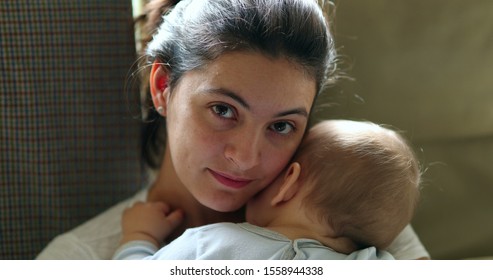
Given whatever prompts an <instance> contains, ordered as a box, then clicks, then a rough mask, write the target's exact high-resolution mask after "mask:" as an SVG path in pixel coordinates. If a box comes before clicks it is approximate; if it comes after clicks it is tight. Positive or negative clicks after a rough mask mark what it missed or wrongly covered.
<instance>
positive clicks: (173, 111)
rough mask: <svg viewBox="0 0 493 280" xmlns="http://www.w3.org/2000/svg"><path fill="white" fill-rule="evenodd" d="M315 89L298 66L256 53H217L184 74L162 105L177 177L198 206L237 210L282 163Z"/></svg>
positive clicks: (290, 152) (304, 119) (300, 128)
mask: <svg viewBox="0 0 493 280" xmlns="http://www.w3.org/2000/svg"><path fill="white" fill-rule="evenodd" d="M315 91H316V85H315V80H314V79H312V78H310V77H308V76H307V75H306V74H305V73H304V72H303V71H302V70H300V68H299V67H295V66H294V64H292V63H290V62H289V61H287V60H285V59H270V58H268V57H266V56H263V55H261V54H258V53H244V52H236V53H229V54H225V55H223V56H221V57H219V58H218V59H217V60H216V61H214V62H213V63H211V64H208V66H207V67H204V68H202V69H200V70H193V71H190V72H187V73H186V74H184V75H183V76H182V77H181V80H180V82H179V83H178V84H177V86H176V87H175V88H174V89H173V92H172V93H171V94H170V96H169V99H168V102H167V105H166V111H167V113H166V118H167V120H166V123H167V130H168V131H167V132H168V145H169V152H170V155H171V159H172V161H173V165H174V167H175V170H176V173H177V175H178V178H180V180H181V181H182V183H183V184H184V185H185V187H186V188H187V189H188V191H189V192H190V193H191V194H192V195H193V196H194V197H195V198H196V199H197V200H198V201H199V202H200V203H201V204H202V205H204V206H206V207H208V208H211V209H214V210H216V211H221V212H229V211H234V210H237V209H239V208H240V207H242V206H243V205H244V204H245V203H246V202H247V201H248V199H250V198H251V197H252V196H253V195H254V194H256V193H257V192H258V191H260V190H261V189H263V188H264V187H266V186H267V185H268V184H269V183H270V182H272V181H273V180H274V179H275V178H276V176H277V175H278V174H279V173H280V172H281V171H282V170H283V168H284V167H285V166H286V164H287V163H288V162H289V160H290V158H291V157H292V155H293V153H294V152H295V150H296V148H297V147H298V145H299V143H300V142H301V138H302V137H303V133H304V131H305V129H306V126H307V122H308V115H309V114H310V109H311V107H312V102H313V100H314V97H315Z"/></svg>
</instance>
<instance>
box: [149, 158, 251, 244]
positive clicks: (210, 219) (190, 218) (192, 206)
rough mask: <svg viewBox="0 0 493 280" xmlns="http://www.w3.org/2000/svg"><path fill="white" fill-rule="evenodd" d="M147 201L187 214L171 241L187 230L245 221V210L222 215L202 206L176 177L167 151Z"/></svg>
mask: <svg viewBox="0 0 493 280" xmlns="http://www.w3.org/2000/svg"><path fill="white" fill-rule="evenodd" d="M147 200H148V201H162V202H165V203H167V204H168V205H169V206H170V208H171V209H172V210H174V209H181V210H183V211H184V212H185V220H184V222H183V224H182V225H181V226H179V227H178V229H177V230H176V231H175V232H173V234H172V235H171V236H170V238H169V240H173V239H175V238H176V237H178V236H179V235H181V234H182V233H183V231H185V230H186V229H187V228H191V227H197V226H202V225H207V224H211V223H217V222H242V221H244V211H243V209H241V210H239V211H236V212H230V213H222V212H217V211H215V210H212V209H210V208H207V207H205V206H203V205H202V204H200V203H199V202H198V201H197V200H196V199H195V198H194V197H193V196H192V194H191V193H190V192H189V191H188V189H187V188H186V187H185V186H184V185H183V183H182V182H181V181H180V179H179V178H178V176H177V175H176V172H175V170H174V167H173V164H172V162H171V158H170V156H169V154H168V152H167V151H166V153H165V155H164V159H163V163H162V165H161V167H160V170H159V172H158V174H157V177H156V180H155V181H154V183H153V184H152V186H151V188H150V189H149V193H148V196H147ZM169 240H168V241H169Z"/></svg>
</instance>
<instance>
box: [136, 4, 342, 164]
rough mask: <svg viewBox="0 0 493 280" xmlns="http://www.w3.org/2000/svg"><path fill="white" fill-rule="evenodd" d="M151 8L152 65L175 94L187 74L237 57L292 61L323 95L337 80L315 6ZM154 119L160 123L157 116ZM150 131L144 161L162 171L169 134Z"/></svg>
mask: <svg viewBox="0 0 493 280" xmlns="http://www.w3.org/2000/svg"><path fill="white" fill-rule="evenodd" d="M147 7H148V10H147V30H148V32H150V33H154V34H153V37H152V40H151V41H150V42H149V44H148V45H147V48H146V58H147V61H146V63H147V64H152V63H154V62H156V61H158V62H160V63H162V64H163V66H164V67H166V70H167V71H168V74H169V79H168V86H169V87H170V89H171V91H172V90H173V88H174V87H175V86H176V84H177V83H178V82H179V80H180V78H181V77H182V75H183V74H184V73H186V72H187V71H191V70H194V69H199V68H201V67H204V66H206V65H207V64H208V63H210V62H212V61H214V60H215V59H217V58H218V57H219V56H221V55H223V54H225V53H228V52H234V51H253V52H259V53H261V54H264V55H266V56H269V57H272V58H281V57H282V58H285V59H288V60H289V61H291V62H292V63H293V65H295V66H297V67H300V69H301V70H303V71H304V72H305V73H306V74H307V75H308V76H309V77H312V78H313V79H314V80H315V81H316V85H317V95H318V93H319V92H321V91H322V90H323V88H324V87H325V86H326V85H328V84H331V83H332V82H333V80H334V78H335V70H336V63H335V60H336V52H335V47H334V44H333V39H332V36H331V34H330V30H329V27H328V23H327V21H326V19H325V17H324V15H323V12H322V9H321V8H320V6H319V5H318V4H317V2H316V1H315V0H282V1H280V0H182V1H165V0H164V1H163V0H153V1H151V2H150V3H149V4H148V6H147ZM307 94H308V93H307ZM148 119H154V120H157V119H159V117H158V116H157V114H156V112H155V111H153V110H151V111H150V114H149V115H148ZM147 126H148V127H147V128H146V131H144V137H145V139H144V141H145V142H144V143H143V144H144V149H145V150H146V152H145V153H144V155H146V159H147V161H148V163H149V164H150V165H151V166H152V167H157V166H159V162H160V158H161V154H162V151H163V149H164V146H165V145H163V142H164V141H165V133H164V131H162V132H160V133H158V132H156V129H157V130H165V129H164V128H163V127H164V120H163V119H162V118H161V120H159V121H153V122H149V123H148V124H147ZM158 126H159V127H158ZM149 137H150V138H149ZM150 150H153V151H150ZM156 156H157V158H156ZM152 158H155V159H154V160H153V159H152ZM156 159H157V161H156Z"/></svg>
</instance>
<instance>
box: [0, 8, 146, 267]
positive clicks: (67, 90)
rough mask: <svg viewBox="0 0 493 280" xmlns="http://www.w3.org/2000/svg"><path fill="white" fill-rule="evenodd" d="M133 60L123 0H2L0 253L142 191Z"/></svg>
mask: <svg viewBox="0 0 493 280" xmlns="http://www.w3.org/2000/svg"><path fill="white" fill-rule="evenodd" d="M135 58H136V54H135V43H134V37H133V23H132V7H131V1H121V0H105V1H100V0H89V1H48V0H43V1H1V3H0V71H1V74H0V131H1V136H0V162H1V166H0V248H1V249H0V259H32V258H34V257H35V256H36V254H37V253H38V252H39V251H40V250H41V249H42V248H43V247H44V246H45V245H46V243H48V242H49V241H50V240H51V239H52V238H53V237H54V236H55V235H57V234H59V233H61V232H63V231H66V230H69V229H71V228H73V227H74V226H76V225H78V224H80V223H82V222H83V221H85V220H87V219H88V218H90V217H92V216H94V215H96V214H97V213H99V212H101V211H102V210H104V209H106V208H107V207H109V206H111V205H112V204H114V203H115V202H117V201H119V200H121V199H123V198H124V197H127V196H129V195H131V194H132V193H133V192H134V191H135V190H137V189H138V188H140V187H141V184H142V174H143V173H142V171H141V169H142V164H141V162H142V161H141V158H140V147H139V145H140V142H139V131H140V123H139V120H138V117H139V113H138V107H139V106H138V105H136V103H135V97H136V96H137V95H138V94H137V88H138V87H135V86H130V87H125V83H126V81H127V80H126V79H127V73H128V71H129V70H130V69H131V67H132V64H133V62H134V61H135ZM133 82H134V83H130V85H134V84H135V81H133Z"/></svg>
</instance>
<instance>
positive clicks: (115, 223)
mask: <svg viewBox="0 0 493 280" xmlns="http://www.w3.org/2000/svg"><path fill="white" fill-rule="evenodd" d="M147 192H148V191H147V189H144V190H141V191H139V192H137V193H136V194H135V195H134V196H132V197H130V198H128V199H126V200H124V201H121V202H119V203H118V204H116V205H114V206H112V207H111V208H109V209H108V210H106V211H104V212H102V213H101V214H99V215H97V216H96V217H94V218H92V219H90V220H88V221H86V222H84V223H83V224H81V225H79V226H78V227H76V228H74V229H72V230H70V231H68V232H65V233H63V234H60V235H58V236H57V237H55V238H54V239H53V240H52V241H51V242H50V243H49V244H48V245H47V246H46V247H45V248H44V249H43V251H41V253H40V254H39V255H38V256H37V257H36V258H37V259H110V258H111V257H112V255H113V253H114V250H115V249H116V248H117V246H118V242H119V241H120V238H121V225H120V224H121V216H122V213H123V211H124V210H125V209H126V208H127V207H130V206H132V205H133V204H134V203H135V202H137V201H145V200H146V198H147Z"/></svg>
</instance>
